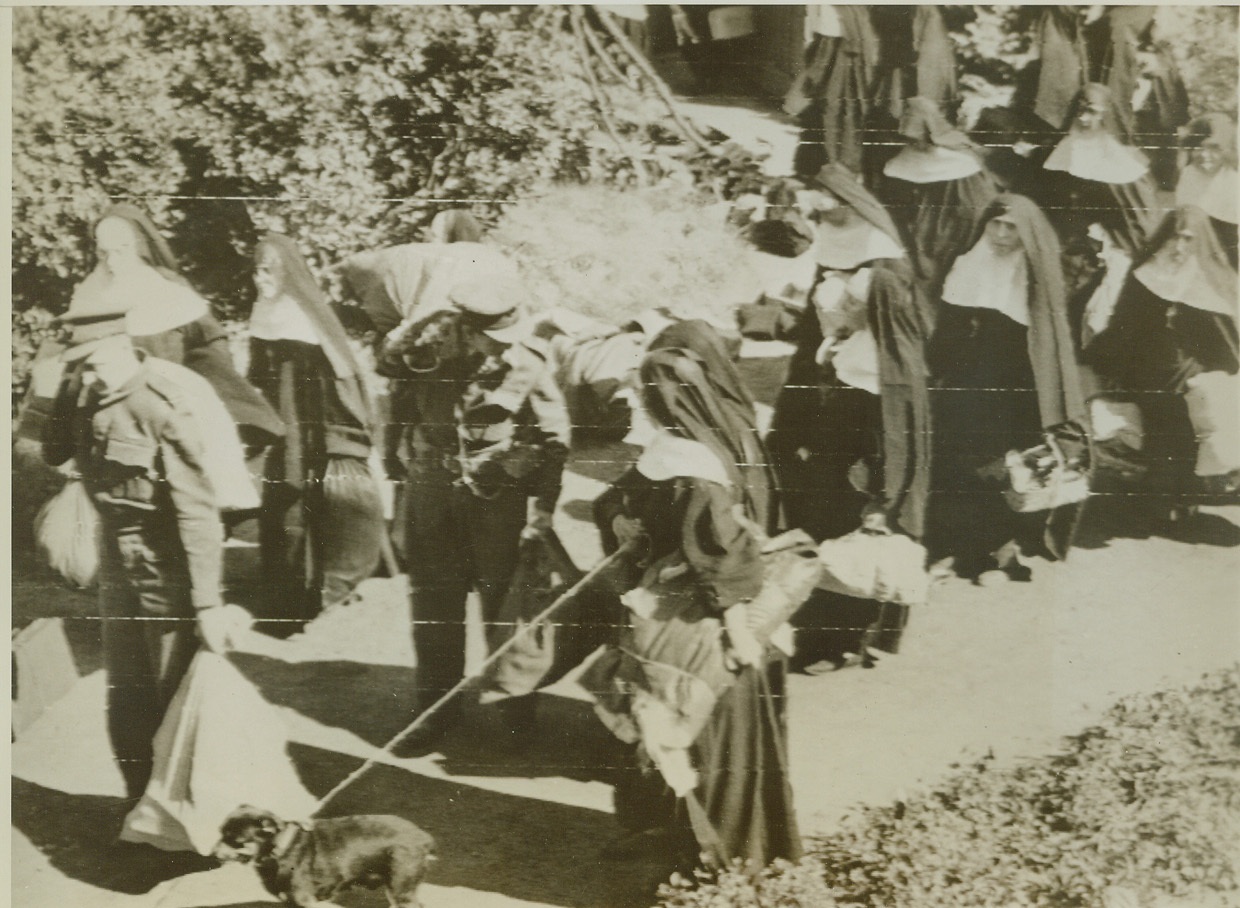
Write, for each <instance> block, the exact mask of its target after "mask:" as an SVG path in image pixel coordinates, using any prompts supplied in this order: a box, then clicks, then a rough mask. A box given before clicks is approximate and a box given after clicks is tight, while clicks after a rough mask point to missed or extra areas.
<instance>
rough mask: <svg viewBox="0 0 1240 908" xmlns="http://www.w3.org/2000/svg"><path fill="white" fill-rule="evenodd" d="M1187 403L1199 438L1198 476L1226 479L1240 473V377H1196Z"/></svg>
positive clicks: (1190, 383) (1209, 374)
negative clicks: (1223, 476)
mask: <svg viewBox="0 0 1240 908" xmlns="http://www.w3.org/2000/svg"><path fill="white" fill-rule="evenodd" d="M1184 402H1185V403H1186V404H1188V418H1189V420H1190V421H1191V422H1192V424H1193V432H1194V433H1196V435H1197V468H1196V473H1197V475H1198V476H1222V475H1225V474H1227V473H1230V472H1231V471H1232V470H1240V375H1229V374H1227V373H1226V372H1202V373H1201V374H1200V375H1194V376H1193V377H1192V378H1190V379H1189V380H1188V390H1187V391H1186V392H1184Z"/></svg>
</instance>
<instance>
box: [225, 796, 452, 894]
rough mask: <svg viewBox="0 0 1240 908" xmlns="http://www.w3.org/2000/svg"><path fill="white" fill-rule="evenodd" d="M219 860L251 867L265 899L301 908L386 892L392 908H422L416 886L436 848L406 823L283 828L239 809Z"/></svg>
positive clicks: (352, 820) (314, 823) (384, 820)
mask: <svg viewBox="0 0 1240 908" xmlns="http://www.w3.org/2000/svg"><path fill="white" fill-rule="evenodd" d="M214 856H215V857H216V858H217V859H219V860H221V861H239V862H242V863H251V862H252V863H253V864H254V867H255V870H257V871H258V876H259V878H260V879H261V880H262V881H263V885H264V886H265V887H266V888H267V891H268V892H270V893H271V894H272V895H274V896H276V897H277V898H279V899H281V900H282V901H284V902H286V903H287V904H289V905H295V906H297V908H326V906H328V905H331V904H333V903H332V899H333V898H334V897H335V896H336V895H338V894H340V893H341V892H343V891H344V890H346V889H348V888H349V887H351V886H362V887H364V888H366V889H383V890H384V891H385V892H386V893H387V897H388V901H389V902H390V903H391V905H392V908H419V903H418V898H417V888H418V884H419V883H420V882H421V881H422V877H423V876H425V874H426V870H427V867H428V866H429V864H430V862H431V861H433V860H434V859H435V840H434V839H432V838H431V837H430V835H428V834H427V833H426V832H424V831H423V830H421V829H419V828H418V827H417V826H415V825H414V824H413V823H410V822H409V821H408V820H405V819H402V818H401V817H393V816H379V815H365V816H355V817H338V818H336V819H330V820H311V821H310V822H308V823H289V822H285V821H283V820H281V819H279V818H277V817H276V816H274V815H273V814H271V813H269V812H267V811H265V810H258V809H257V808H254V807H248V806H247V807H239V808H237V809H236V810H234V811H233V812H232V813H231V814H229V816H228V818H227V819H226V820H225V821H224V824H223V826H221V827H220V843H219V845H217V846H216V848H215V851H214Z"/></svg>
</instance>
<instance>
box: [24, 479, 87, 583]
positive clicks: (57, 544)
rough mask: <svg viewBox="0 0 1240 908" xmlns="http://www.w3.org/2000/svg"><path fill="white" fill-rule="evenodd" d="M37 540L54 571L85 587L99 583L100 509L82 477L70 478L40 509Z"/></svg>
mask: <svg viewBox="0 0 1240 908" xmlns="http://www.w3.org/2000/svg"><path fill="white" fill-rule="evenodd" d="M34 539H35V544H36V545H37V546H38V548H39V551H40V552H42V553H43V557H44V558H46V559H47V563H48V565H49V566H50V567H51V569H52V570H54V571H55V572H56V573H58V574H60V576H62V577H64V578H65V579H66V580H68V581H69V582H70V583H72V584H73V585H74V586H77V587H81V588H82V589H86V588H87V587H91V586H94V585H95V575H96V574H97V573H98V572H99V512H98V511H96V510H95V503H94V502H93V501H91V499H90V493H89V492H87V491H86V486H84V485H83V484H82V481H81V480H80V479H70V480H69V481H68V482H67V483H65V486H64V488H62V489H61V490H60V491H59V492H57V493H56V494H55V495H53V496H52V497H51V499H49V500H48V502H47V503H46V504H44V505H43V507H41V508H40V509H39V513H38V514H37V515H36V516H35V518H34Z"/></svg>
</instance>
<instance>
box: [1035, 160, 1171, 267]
mask: <svg viewBox="0 0 1240 908" xmlns="http://www.w3.org/2000/svg"><path fill="white" fill-rule="evenodd" d="M1031 194H1032V196H1033V197H1034V199H1035V201H1037V202H1038V204H1039V205H1040V206H1041V208H1042V210H1043V211H1045V212H1046V216H1047V218H1048V219H1049V220H1050V222H1051V223H1052V224H1053V225H1054V227H1055V232H1056V233H1058V234H1059V239H1060V242H1061V243H1063V244H1064V245H1065V246H1070V245H1073V244H1074V243H1076V242H1079V241H1080V240H1081V238H1082V237H1084V236H1085V234H1086V232H1087V231H1088V229H1089V225H1090V224H1094V223H1098V224H1101V225H1102V226H1103V227H1105V228H1106V229H1107V230H1108V231H1109V232H1110V234H1111V235H1112V236H1113V237H1115V241H1116V242H1117V243H1118V244H1119V245H1120V246H1121V247H1122V248H1123V249H1124V251H1125V252H1127V253H1128V254H1129V255H1134V256H1135V255H1137V254H1138V253H1140V252H1141V251H1142V250H1143V249H1144V248H1145V246H1146V244H1147V243H1148V242H1149V239H1150V236H1151V234H1152V233H1153V232H1154V228H1155V227H1156V226H1157V224H1158V220H1159V217H1160V216H1161V214H1162V208H1161V206H1160V205H1159V202H1158V190H1157V189H1156V187H1155V186H1154V181H1153V179H1152V178H1151V177H1150V175H1149V174H1148V173H1147V174H1144V175H1143V176H1141V177H1138V178H1137V179H1136V180H1133V181H1132V182H1131V183H1101V182H1098V181H1097V180H1087V179H1084V178H1082V177H1078V176H1073V175H1072V174H1070V173H1068V172H1066V171H1062V170H1045V169H1043V170H1042V172H1041V179H1040V180H1039V181H1038V183H1037V185H1036V187H1035V191H1034V192H1033V193H1031Z"/></svg>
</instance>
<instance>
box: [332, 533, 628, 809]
mask: <svg viewBox="0 0 1240 908" xmlns="http://www.w3.org/2000/svg"><path fill="white" fill-rule="evenodd" d="M635 545H636V543H635V542H626V543H625V544H624V545H622V546H620V548H618V549H617V550H616V551H614V552H612V553H611V554H610V555H608V556H607V557H606V558H604V559H603V560H602V561H600V562H599V563H598V564H596V565H595V566H594V567H593V568H591V569H590V571H589V572H588V573H587V574H586V575H585V576H584V577H582V578H581V579H580V580H578V581H577V582H576V583H574V584H573V585H572V586H570V587H569V588H568V589H566V590H565V591H564V592H563V593H561V594H560V595H559V596H558V597H557V598H556V600H555V601H554V602H552V603H551V604H550V605H549V606H547V607H546V608H545V609H543V610H542V611H541V612H539V613H538V614H537V615H535V616H534V617H533V618H532V619H530V621H529V622H528V623H527V624H526V625H525V626H524V627H520V628H518V629H517V631H516V633H514V634H513V635H512V636H511V637H509V638H508V639H507V640H505V641H504V642H503V643H502V644H500V645H499V646H497V647H496V648H495V652H493V653H491V655H489V656H487V658H486V659H484V660H483V662H482V665H480V666H479V667H478V670H477V671H476V672H474V673H473V674H472V675H469V676H468V677H465V678H462V679H461V680H460V681H458V682H457V683H456V684H455V685H453V686H452V688H451V689H450V690H449V691H448V692H447V693H445V694H444V695H443V696H442V697H440V698H439V699H438V700H436V701H435V702H434V703H432V704H431V705H430V706H428V707H427V708H426V709H424V710H423V711H422V712H420V713H418V716H417V718H416V719H414V720H413V721H412V722H410V723H409V724H408V725H406V726H405V727H404V728H403V729H402V730H401V731H399V732H397V734H396V736H395V737H394V738H392V740H390V741H388V742H387V743H386V744H384V745H383V746H382V747H381V748H379V754H390V753H391V752H392V748H393V747H395V746H396V745H397V744H399V743H400V742H401V741H403V740H405V738H407V737H409V735H411V734H413V733H414V732H415V731H417V730H418V729H419V728H421V727H422V725H423V723H425V722H426V720H427V719H429V718H430V717H431V716H433V715H434V714H435V713H436V712H438V711H439V710H441V709H442V708H443V707H444V706H445V705H446V704H447V703H448V702H449V701H450V700H451V699H452V698H453V697H455V696H456V695H457V694H459V693H460V692H461V691H463V690H465V689H466V688H467V687H469V686H470V685H471V684H473V683H474V682H476V681H478V680H480V679H481V678H482V677H483V676H485V674H486V672H487V670H488V669H489V668H490V667H491V666H492V665H494V664H495V663H496V662H497V661H499V659H500V657H501V656H503V655H504V654H505V653H507V652H508V651H509V650H510V649H512V648H513V647H514V646H516V645H517V643H518V642H520V641H521V640H523V639H524V638H525V637H526V636H528V635H529V634H530V633H531V632H533V630H534V629H535V628H537V627H538V626H539V625H540V624H542V623H543V622H544V621H546V620H547V619H548V618H550V617H551V616H552V615H553V614H554V613H555V612H557V611H558V610H559V609H561V608H563V607H564V606H565V605H566V604H567V603H568V602H569V601H570V600H572V598H573V597H574V596H576V595H577V594H578V593H580V592H581V591H582V589H584V588H585V587H586V586H587V585H588V584H590V583H591V582H593V581H594V580H595V579H596V578H597V577H598V576H599V575H600V574H602V573H603V572H604V571H605V570H607V569H608V568H609V567H611V566H612V565H613V564H614V563H615V562H616V561H618V560H619V559H620V557H621V556H622V555H627V554H628V553H629V552H630V551H632V549H633V548H634V547H635ZM379 754H376V755H375V756H372V757H368V758H367V759H366V760H365V762H363V763H362V765H361V766H359V767H358V768H357V769H355V770H353V772H351V773H349V774H348V775H347V776H345V777H344V778H343V779H341V780H340V781H339V782H338V783H336V786H335V787H334V788H332V789H331V791H329V792H328V793H327V794H325V795H323V797H321V798H319V800H318V802H317V804H316V805H315V808H314V810H313V811H312V813H318V812H319V811H320V810H322V809H323V806H324V805H325V804H327V803H328V802H329V801H331V800H332V799H333V798H335V797H336V796H337V795H338V794H340V793H341V792H342V791H344V790H345V789H346V788H348V787H349V786H350V785H352V784H353V783H354V782H356V781H357V780H358V778H360V777H361V775H362V774H363V773H365V772H366V771H367V770H369V769H370V768H371V767H372V766H374V765H375V764H376V763H377V762H378V757H379Z"/></svg>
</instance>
